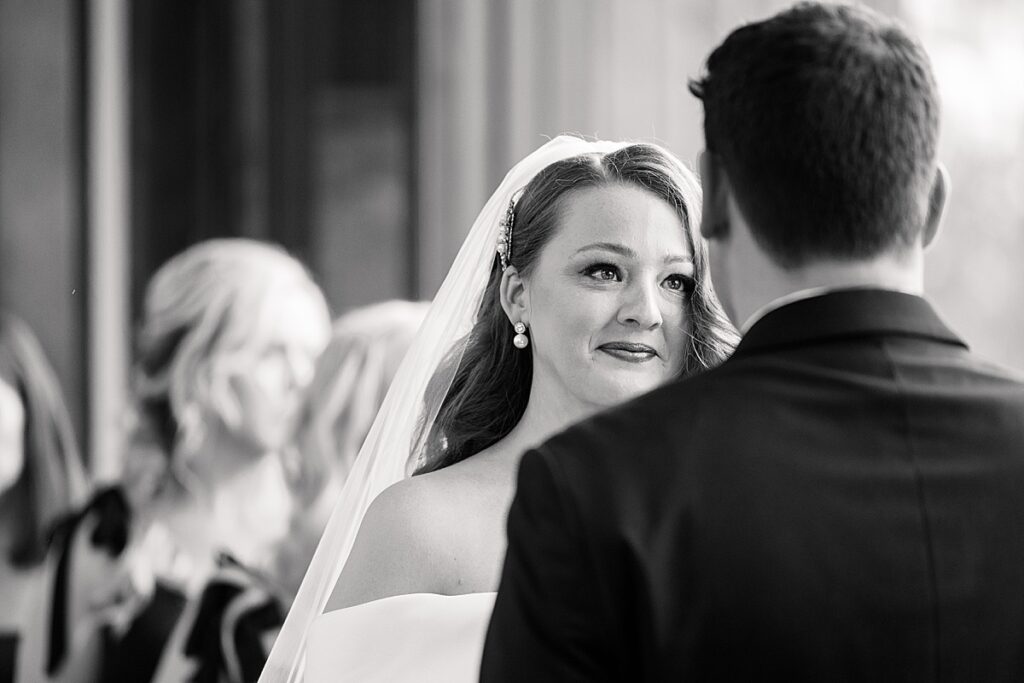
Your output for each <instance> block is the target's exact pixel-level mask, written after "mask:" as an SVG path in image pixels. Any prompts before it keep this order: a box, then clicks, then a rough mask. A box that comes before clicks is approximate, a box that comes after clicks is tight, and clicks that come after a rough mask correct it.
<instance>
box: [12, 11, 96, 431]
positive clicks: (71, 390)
mask: <svg viewBox="0 0 1024 683" xmlns="http://www.w3.org/2000/svg"><path fill="white" fill-rule="evenodd" d="M81 7H82V6H81V5H80V4H79V3H78V2H68V1H66V0H3V1H2V2H0V305H2V306H3V308H4V309H6V310H10V311H13V312H14V313H16V314H18V315H19V316H21V317H22V318H23V319H24V320H25V321H26V322H27V323H28V324H29V325H31V327H32V328H33V330H35V332H36V334H37V335H38V337H39V339H40V341H41V343H42V345H43V348H44V349H45V351H46V354H47V356H48V357H49V359H50V362H51V363H52V364H53V366H54V369H55V370H56V372H57V376H58V377H59V378H60V382H61V385H62V387H63V389H64V392H65V395H66V397H67V402H68V406H69V409H70V411H71V415H72V419H73V420H74V423H75V426H76V428H77V429H78V430H79V434H81V431H82V428H83V424H84V420H83V406H84V403H85V399H84V395H83V393H84V389H83V387H84V384H85V377H84V367H85V363H84V362H83V360H84V350H83V338H84V333H83V315H84V309H85V303H84V301H85V297H86V295H87V292H86V287H85V284H84V282H83V268H84V257H83V250H82V240H83V233H82V231H83V225H84V218H85V217H84V215H83V211H82V200H83V196H82V195H83V188H82V183H83V169H82V158H83V145H82V130H81V126H82V120H83V117H82V113H83V106H84V104H83V93H82V90H81V83H82V73H81V71H80V68H81V66H80V65H81V63H82V61H83V60H82V54H81V53H80V50H81V45H82V35H81V31H80V29H81V28H82V26H81V23H82V17H81Z"/></svg>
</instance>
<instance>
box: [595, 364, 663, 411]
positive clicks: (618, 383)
mask: <svg viewBox="0 0 1024 683" xmlns="http://www.w3.org/2000/svg"><path fill="white" fill-rule="evenodd" d="M616 374H617V375H619V376H617V377H607V378H606V379H605V381H604V382H602V383H603V384H604V391H602V392H600V396H601V397H602V400H600V401H599V403H600V404H601V407H602V408H611V407H613V406H617V405H619V404H621V403H625V402H626V401H629V400H630V399H633V398H636V397H637V396H640V395H641V394H646V393H647V392H648V391H651V390H652V389H654V388H656V387H658V386H660V385H661V384H662V381H661V380H660V378H659V377H656V376H654V374H653V373H639V372H629V371H626V372H623V373H616Z"/></svg>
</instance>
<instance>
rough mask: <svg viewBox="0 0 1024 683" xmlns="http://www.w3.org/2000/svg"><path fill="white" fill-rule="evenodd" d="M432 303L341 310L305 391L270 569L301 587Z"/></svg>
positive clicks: (394, 303)
mask: <svg viewBox="0 0 1024 683" xmlns="http://www.w3.org/2000/svg"><path fill="white" fill-rule="evenodd" d="M429 307H430V304H429V303H425V302H412V301H399V300H394V301H385V302H383V303H379V304H372V305H370V306H364V307H361V308H357V309H355V310H353V311H350V312H349V313H346V314H345V315H343V316H341V317H340V318H338V319H337V320H336V321H335V323H334V329H333V331H332V334H331V340H330V342H328V344H327V348H326V349H324V352H323V353H322V354H321V355H320V358H319V360H318V361H317V363H316V370H315V372H314V374H313V381H312V383H311V384H310V386H309V390H308V391H307V395H306V401H305V407H304V409H303V411H302V420H301V422H300V427H299V430H298V435H297V441H296V445H295V447H294V448H292V449H290V451H291V457H290V459H289V471H290V473H291V480H292V482H293V486H294V489H295V492H296V496H297V498H298V500H299V502H300V505H299V507H298V508H297V510H298V511H299V514H297V515H296V516H295V519H294V521H293V527H292V533H290V534H289V535H288V539H287V541H286V542H285V543H284V544H282V546H281V547H280V548H279V552H278V562H277V569H276V571H275V575H277V576H278V577H280V578H281V580H282V582H283V583H284V585H285V587H286V588H287V589H288V590H289V592H290V594H294V593H295V591H296V590H298V587H299V583H300V582H301V581H302V577H303V575H304V574H305V572H306V567H307V565H308V564H309V560H310V559H311V558H312V556H313V552H314V551H315V550H316V545H317V543H318V542H319V540H320V535H321V534H322V533H323V530H324V526H325V525H326V524H327V518H328V517H329V516H330V514H331V510H333V509H334V505H335V503H336V502H337V497H338V493H339V492H340V491H341V487H342V485H343V484H344V483H345V478H346V477H347V476H348V471H349V469H350V468H351V467H352V463H353V461H354V460H355V458H356V454H357V453H358V452H359V447H360V446H362V444H363V440H364V439H366V435H367V434H368V433H369V431H370V425H372V424H373V419H374V418H375V417H376V416H377V411H378V410H379V409H380V406H381V404H382V403H383V402H384V396H385V395H386V394H387V391H388V387H389V386H391V380H393V379H394V377H395V373H396V372H397V371H398V366H399V364H400V363H401V362H402V358H404V357H405V352H406V351H407V350H408V349H409V345H410V344H411V343H412V340H413V337H414V336H415V335H416V331H417V330H418V329H419V327H420V324H421V323H422V322H423V317H424V316H425V315H426V313H427V309H428V308H429Z"/></svg>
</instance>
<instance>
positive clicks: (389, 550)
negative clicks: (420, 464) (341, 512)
mask: <svg viewBox="0 0 1024 683" xmlns="http://www.w3.org/2000/svg"><path fill="white" fill-rule="evenodd" d="M460 465H462V463H459V464H458V465H453V466H451V467H447V468H445V469H443V470H438V471H437V472H431V473H429V474H422V475H419V476H415V477H412V478H409V479H405V480H402V481H400V482H398V483H396V484H393V485H392V486H390V487H388V488H387V489H385V490H384V491H383V492H381V493H380V495H378V496H377V498H375V499H374V501H373V503H371V505H370V507H369V509H367V511H366V516H365V517H364V518H363V522H362V524H361V525H360V527H359V533H358V535H357V536H356V540H355V544H354V545H353V547H352V553H351V555H350V556H349V560H348V562H346V564H345V569H344V571H343V572H342V574H341V578H340V579H339V580H338V583H337V585H336V586H335V590H334V593H333V594H332V596H331V599H330V601H329V603H328V609H340V608H342V607H350V606H352V605H358V604H362V603H365V602H369V601H371V600H377V599H380V598H384V597H390V596H393V595H404V594H407V593H445V592H448V591H449V590H450V588H451V583H452V578H453V574H458V573H460V572H462V571H467V570H468V571H470V572H472V565H473V564H475V562H474V560H475V558H468V559H467V558H466V553H465V552H464V548H465V547H467V546H468V547H469V548H471V549H472V548H474V547H477V548H479V545H476V546H474V543H476V542H477V541H479V540H480V539H481V537H482V538H483V539H489V538H490V537H491V536H495V537H498V539H496V540H500V537H501V536H503V534H502V533H501V532H502V531H503V524H504V515H505V510H506V509H507V505H508V503H507V501H508V499H509V498H510V497H511V493H512V479H511V478H510V477H508V476H503V475H502V474H501V472H500V470H498V469H497V468H495V467H491V466H488V465H487V464H486V463H484V462H478V463H472V464H469V463H467V464H466V465H462V466H460ZM485 545H487V544H486V543H485ZM474 554H475V551H474ZM467 564H468V565H469V566H468V567H467V566H466V565H467ZM453 565H456V566H453Z"/></svg>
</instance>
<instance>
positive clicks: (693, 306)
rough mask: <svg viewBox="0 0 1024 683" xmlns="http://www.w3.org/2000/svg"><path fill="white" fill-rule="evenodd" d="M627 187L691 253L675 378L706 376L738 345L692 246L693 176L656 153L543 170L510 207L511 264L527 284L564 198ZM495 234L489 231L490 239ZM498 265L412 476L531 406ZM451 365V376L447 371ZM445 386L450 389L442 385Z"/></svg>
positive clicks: (695, 227) (696, 213) (441, 374)
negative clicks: (671, 214) (654, 201)
mask: <svg viewBox="0 0 1024 683" xmlns="http://www.w3.org/2000/svg"><path fill="white" fill-rule="evenodd" d="M606 185H631V186H636V187H639V188H641V189H643V190H646V191H648V192H650V193H652V194H654V195H655V196H657V197H659V198H660V199H662V200H664V201H665V202H667V203H668V204H669V205H670V206H671V207H672V208H673V209H674V210H675V212H676V215H677V216H678V217H679V220H680V222H681V223H682V225H683V229H684V231H685V233H686V238H687V242H688V243H689V246H690V248H691V250H692V252H693V262H694V279H695V281H696V286H695V288H694V290H693V292H692V293H691V294H690V295H689V296H688V297H687V298H686V303H685V306H686V309H687V311H686V313H687V319H688V320H689V321H690V332H689V337H688V342H687V348H686V355H685V359H684V362H683V366H682V370H681V373H680V374H681V376H689V375H693V374H696V373H699V372H701V371H703V370H705V369H707V368H710V367H713V366H715V365H717V364H718V363H720V362H721V361H722V360H724V359H725V358H726V357H727V356H728V355H729V354H730V353H731V352H732V349H733V348H734V347H735V345H736V342H737V341H738V336H737V334H736V331H735V329H734V328H733V326H732V324H731V323H730V322H729V319H728V318H727V317H726V315H725V312H724V311H723V309H722V307H721V304H720V303H719V301H718V299H717V297H716V296H715V294H714V290H713V289H712V285H711V278H710V276H709V267H708V252H707V245H706V243H705V242H704V240H703V238H701V236H700V232H699V230H700V209H701V190H700V185H699V184H698V182H697V180H696V178H695V177H694V176H693V174H692V173H691V172H690V171H689V170H688V169H687V168H686V167H685V166H684V165H683V164H682V163H681V162H680V161H679V160H678V159H676V158H675V157H674V156H673V155H672V154H670V153H669V152H667V151H666V150H664V149H662V148H661V147H658V146H656V145H650V144H635V145H629V146H627V147H623V148H621V149H619V150H616V151H614V152H610V153H607V154H598V153H593V154H584V155H581V156H577V157H573V158H570V159H564V160H561V161H558V162H555V163H553V164H551V165H550V166H548V167H546V168H545V169H544V170H542V171H541V172H540V173H538V174H537V175H536V176H534V178H533V179H532V180H531V181H530V182H529V183H528V184H527V185H526V187H525V188H524V189H523V191H522V193H521V195H520V196H519V199H518V200H517V201H516V203H515V207H514V214H513V222H514V229H513V236H512V243H513V248H512V256H511V260H510V264H511V265H513V266H515V267H516V269H517V270H518V271H519V273H520V274H521V275H522V276H523V277H524V278H528V277H529V276H530V273H531V272H532V270H533V268H534V267H535V266H536V263H537V259H538V257H539V255H540V253H541V251H542V250H543V248H544V246H545V245H546V244H547V243H548V241H549V240H550V239H551V238H552V237H553V236H554V234H555V232H556V231H557V230H558V225H559V219H560V217H561V209H562V206H563V204H564V202H565V198H566V197H567V196H568V195H569V194H570V193H572V192H575V191H578V190H580V189H583V188H588V187H600V186H606ZM497 234H498V226H495V235H497ZM501 277H502V269H501V263H500V261H499V259H498V258H497V257H495V260H494V264H493V265H492V267H491V273H490V279H489V280H488V283H487V287H486V290H485V291H484V295H483V299H482V301H481V303H480V309H479V311H478V313H477V318H476V322H475V324H474V326H473V328H472V330H471V331H470V333H469V334H468V335H467V337H466V338H465V339H464V340H463V341H462V342H461V343H460V344H457V345H456V348H454V349H453V350H452V351H451V352H450V354H449V357H448V360H447V361H446V363H445V364H442V367H441V368H440V370H439V371H438V373H437V374H436V375H435V380H436V381H434V382H431V385H430V386H428V388H427V392H426V397H427V401H428V403H429V402H430V401H432V400H436V399H437V398H438V396H439V395H442V394H443V395H444V399H443V400H442V401H441V406H440V409H439V410H438V412H437V417H436V418H435V420H434V422H433V423H432V424H431V425H430V426H429V428H428V426H427V425H425V424H424V425H421V426H420V430H419V434H418V435H417V445H418V450H419V452H420V453H422V454H423V455H422V456H421V458H420V464H419V466H418V468H417V469H416V474H421V473H425V472H431V471H435V470H438V469H441V468H443V467H447V466H449V465H452V464H454V463H456V462H459V461H460V460H464V459H465V458H467V457H469V456H471V455H473V454H475V453H479V452H480V451H482V450H484V449H486V448H488V447H489V446H491V445H493V444H495V443H497V442H498V441H499V440H501V439H502V438H503V437H505V436H506V435H507V434H508V433H509V432H510V431H512V428H513V427H515V425H516V424H517V423H518V422H519V420H520V418H522V416H523V413H524V411H525V410H526V404H527V402H528V401H529V398H530V384H531V380H532V377H533V358H532V355H531V354H530V353H522V352H520V351H519V350H518V349H515V348H514V347H513V345H512V337H513V335H514V331H513V329H512V326H511V325H510V324H509V321H508V319H507V317H506V316H505V312H504V310H503V309H502V307H501V302H500V297H499V289H500V285H501ZM453 364H457V367H456V369H455V372H454V375H452V373H451V372H449V370H450V369H451V365H453ZM446 377H453V379H452V381H451V384H450V385H448V384H447V382H445V381H444V380H443V379H442V378H446Z"/></svg>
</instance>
